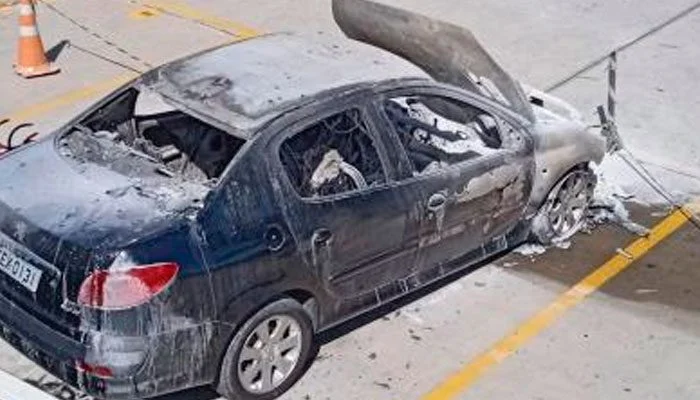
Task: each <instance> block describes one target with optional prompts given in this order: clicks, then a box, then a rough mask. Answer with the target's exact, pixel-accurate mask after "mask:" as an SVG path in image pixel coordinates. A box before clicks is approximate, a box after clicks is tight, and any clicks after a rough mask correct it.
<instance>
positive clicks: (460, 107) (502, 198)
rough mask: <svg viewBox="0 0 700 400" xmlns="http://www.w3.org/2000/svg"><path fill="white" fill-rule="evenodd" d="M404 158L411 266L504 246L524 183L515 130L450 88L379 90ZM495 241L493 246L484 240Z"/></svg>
mask: <svg viewBox="0 0 700 400" xmlns="http://www.w3.org/2000/svg"><path fill="white" fill-rule="evenodd" d="M376 108H377V109H378V112H379V113H380V114H381V115H382V116H383V119H384V121H385V126H386V127H387V128H388V129H390V130H391V131H392V133H393V135H395V136H396V137H397V138H398V142H400V144H401V146H400V147H401V148H402V149H403V152H402V154H403V155H404V157H406V159H408V161H409V164H410V165H411V166H412V168H413V169H412V171H411V172H410V175H409V176H406V177H403V180H405V181H409V182H414V183H417V184H418V185H419V187H420V190H421V196H422V203H421V207H420V210H421V212H422V215H421V221H422V223H421V227H420V241H419V256H418V261H417V265H418V268H419V269H427V268H432V267H435V266H444V265H448V264H450V263H452V262H454V261H469V259H478V258H483V257H484V256H486V255H487V254H488V253H493V252H494V251H497V250H499V249H502V248H503V247H505V245H504V244H503V243H504V242H505V237H504V235H505V234H506V233H508V232H509V231H510V230H512V229H513V228H514V227H515V226H516V224H517V223H518V222H519V221H520V218H521V216H522V213H523V211H524V209H525V206H526V203H527V200H528V198H529V192H530V190H531V186H532V183H531V182H532V172H533V168H534V163H533V157H532V148H531V143H530V141H529V139H528V137H527V135H526V134H525V132H523V131H518V130H516V129H515V128H514V126H515V125H513V124H512V123H509V122H507V121H506V120H505V119H503V118H500V117H498V116H497V115H498V114H495V113H494V112H493V110H491V111H486V108H485V107H483V106H476V105H474V103H473V102H470V98H469V97H464V96H461V95H460V93H459V92H458V91H453V90H449V89H445V88H439V87H431V86H422V87H414V88H411V89H400V90H394V91H388V92H385V93H383V95H382V96H381V98H380V99H379V101H378V102H377V103H376ZM493 240H497V241H498V242H499V243H500V244H499V247H500V248H498V249H494V248H493V247H492V246H490V245H489V242H491V241H493Z"/></svg>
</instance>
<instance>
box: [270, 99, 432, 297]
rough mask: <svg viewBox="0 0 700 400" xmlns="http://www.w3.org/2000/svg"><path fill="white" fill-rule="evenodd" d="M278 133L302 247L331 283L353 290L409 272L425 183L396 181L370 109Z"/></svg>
mask: <svg viewBox="0 0 700 400" xmlns="http://www.w3.org/2000/svg"><path fill="white" fill-rule="evenodd" d="M287 130H288V131H289V132H291V133H290V134H288V135H285V136H281V137H280V138H279V140H277V141H272V142H271V147H272V151H271V153H272V154H273V157H272V158H273V159H276V162H273V163H272V165H277V168H279V170H280V172H279V173H278V174H273V175H275V176H277V178H274V179H277V180H278V182H277V184H276V186H277V187H278V193H279V196H278V197H279V201H280V202H281V206H282V208H283V210H284V213H285V217H286V219H287V221H288V223H289V226H290V229H291V230H292V231H293V235H294V238H295V240H296V243H297V246H298V249H299V251H300V252H301V253H302V255H303V256H304V258H305V260H306V263H307V266H308V267H309V268H311V269H312V270H313V272H314V273H315V274H316V275H317V276H318V278H319V280H320V281H321V282H322V283H323V285H324V286H325V287H326V289H327V290H328V291H329V292H331V293H332V294H334V295H335V296H337V297H341V298H352V297H357V296H358V295H360V294H364V293H367V292H371V291H373V290H376V289H378V288H380V287H381V286H383V285H385V284H390V283H392V282H395V281H396V280H397V279H400V278H402V277H405V276H406V275H408V274H409V273H410V271H411V269H412V267H413V265H414V264H415V257H416V250H417V247H418V234H419V225H420V220H419V218H420V213H419V212H418V211H417V207H418V206H419V203H420V196H421V194H420V191H419V190H417V186H415V185H394V184H390V183H389V179H388V175H387V169H388V168H387V167H386V165H385V164H387V163H386V162H385V161H383V160H385V158H384V157H382V156H381V154H384V153H383V148H382V144H381V141H380V140H378V139H377V137H376V135H375V133H374V132H373V131H372V130H371V124H368V123H367V119H366V118H365V112H364V109H362V108H359V107H354V106H349V107H348V108H346V109H342V110H337V111H335V112H333V113H332V114H330V115H324V116H321V117H316V118H312V119H308V120H306V121H304V122H301V123H298V124H296V125H295V126H293V127H292V128H291V129H287Z"/></svg>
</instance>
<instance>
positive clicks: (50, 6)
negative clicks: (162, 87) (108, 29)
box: [37, 0, 154, 73]
mask: <svg viewBox="0 0 700 400" xmlns="http://www.w3.org/2000/svg"><path fill="white" fill-rule="evenodd" d="M37 1H39V2H40V3H41V4H43V5H44V6H45V7H46V8H48V9H49V10H51V11H53V12H54V13H55V14H56V15H58V16H60V17H61V18H63V19H65V20H66V21H68V22H70V23H71V24H73V25H75V26H76V27H78V28H80V29H81V30H82V31H84V32H85V33H87V34H88V35H90V36H92V37H94V38H95V39H97V40H99V41H101V42H102V43H104V44H105V45H107V46H109V47H111V48H113V49H114V50H116V51H118V52H119V53H121V54H124V55H125V56H126V57H129V58H130V59H132V60H134V61H136V62H138V63H140V64H143V65H144V66H145V67H146V68H147V69H151V68H153V67H154V66H153V65H152V64H151V63H149V62H147V61H145V60H144V59H142V58H140V57H139V56H137V55H134V54H132V53H130V52H129V51H128V50H126V49H125V48H123V47H121V46H119V45H117V44H116V43H114V42H113V41H111V40H109V39H107V38H105V37H104V36H102V35H101V34H99V33H97V32H93V31H92V30H91V29H90V28H89V27H88V26H86V25H84V24H82V23H81V22H79V21H78V20H76V19H74V18H73V17H71V16H69V15H68V14H66V13H65V12H64V11H61V10H60V9H58V8H57V7H56V6H54V5H53V4H50V3H48V2H46V1H45V0H37ZM71 46H73V47H75V48H76V49H78V50H82V51H83V52H85V53H88V54H91V55H93V56H96V57H98V58H100V59H102V60H104V61H107V62H110V63H112V64H115V65H118V66H120V67H122V68H126V69H128V70H130V71H134V72H137V73H143V72H144V71H141V70H139V69H137V68H133V67H130V66H128V65H126V64H124V63H121V62H118V61H115V60H114V59H111V58H109V57H107V56H104V55H101V54H98V53H96V52H93V51H91V50H87V49H85V48H82V47H78V46H75V45H74V44H72V43H71Z"/></svg>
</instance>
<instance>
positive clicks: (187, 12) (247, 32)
mask: <svg viewBox="0 0 700 400" xmlns="http://www.w3.org/2000/svg"><path fill="white" fill-rule="evenodd" d="M142 4H143V5H144V6H145V7H149V8H153V9H156V10H159V11H163V12H166V13H169V14H174V15H177V16H179V17H182V18H185V19H189V20H192V21H196V22H199V23H202V24H204V25H207V26H210V27H212V28H215V29H218V30H222V31H225V32H228V33H230V34H231V35H234V36H236V37H237V38H238V39H247V38H251V37H254V36H258V35H260V31H258V30H256V29H253V28H251V27H249V26H247V25H245V24H242V23H239V22H235V21H231V20H228V19H225V18H221V17H219V16H216V15H213V14H210V13H207V12H204V11H201V10H199V9H197V8H194V7H192V6H189V5H187V4H186V3H184V2H180V1H168V0H146V1H144V2H143V3H142Z"/></svg>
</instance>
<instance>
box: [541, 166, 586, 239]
mask: <svg viewBox="0 0 700 400" xmlns="http://www.w3.org/2000/svg"><path fill="white" fill-rule="evenodd" d="M595 185H596V177H595V174H593V172H592V171H591V170H590V169H588V168H578V169H575V170H573V171H571V172H569V173H568V174H566V175H565V176H564V177H563V178H562V179H561V180H560V181H559V183H557V184H556V185H555V186H554V188H553V189H552V191H551V192H550V193H549V196H547V200H546V201H545V202H544V204H543V205H542V207H541V208H540V210H539V212H538V213H537V215H536V216H535V218H534V220H533V227H532V234H533V236H534V237H535V239H536V240H537V241H538V242H540V243H541V244H552V243H557V242H562V241H565V240H567V239H569V238H571V237H572V236H573V235H574V234H575V233H576V232H578V231H579V229H581V227H582V226H583V224H584V223H585V220H586V214H587V213H588V207H589V206H590V203H591V200H592V199H593V191H594V189H595Z"/></svg>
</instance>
